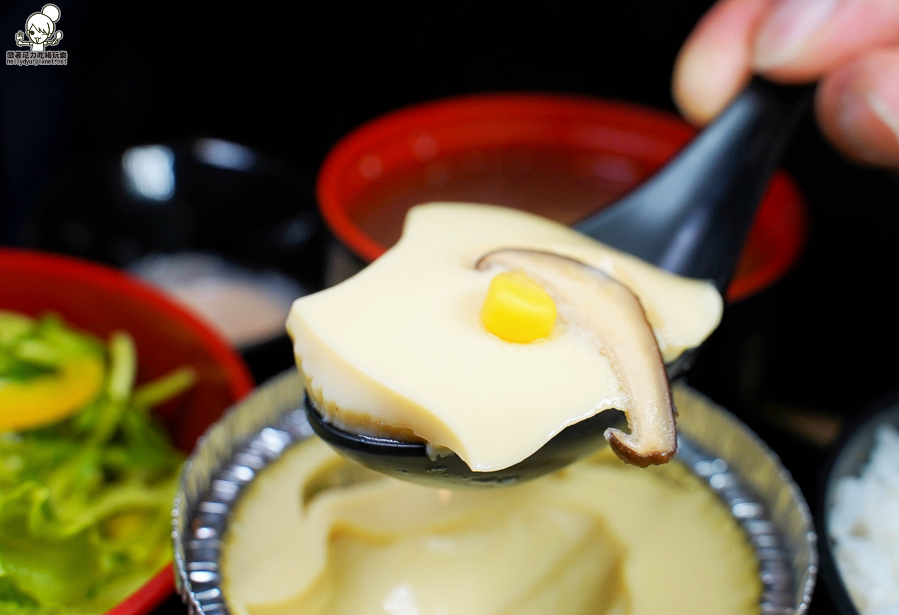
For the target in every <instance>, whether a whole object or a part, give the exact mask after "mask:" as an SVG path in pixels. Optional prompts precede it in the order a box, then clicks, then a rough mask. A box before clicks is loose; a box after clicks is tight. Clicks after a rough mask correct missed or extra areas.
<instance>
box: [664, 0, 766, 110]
mask: <svg viewBox="0 0 899 615" xmlns="http://www.w3.org/2000/svg"><path fill="white" fill-rule="evenodd" d="M771 2H772V0H722V1H721V2H719V3H718V4H716V5H715V6H714V7H712V9H711V10H710V11H709V12H708V13H706V15H705V16H704V17H703V18H702V20H701V21H700V22H699V24H698V25H697V26H696V29H695V30H693V33H692V34H691V35H690V37H689V38H688V39H687V42H686V43H685V44H684V46H683V48H682V49H681V52H680V54H679V55H678V58H677V61H676V62H675V66H674V82H673V85H672V94H673V96H674V101H675V102H676V103H677V105H678V107H680V110H681V112H682V113H683V114H684V115H685V116H686V117H687V119H689V120H690V121H692V122H694V123H697V124H705V123H707V122H708V121H709V120H711V119H712V118H713V117H715V116H716V115H717V114H718V113H719V112H720V111H721V109H723V108H724V106H725V105H726V104H727V103H728V102H730V100H731V99H732V98H733V97H734V96H735V95H736V94H737V92H739V91H740V89H741V88H742V87H743V86H744V85H745V84H746V82H747V81H748V80H749V77H750V71H751V68H750V67H751V58H752V49H753V37H754V34H755V30H756V26H757V24H758V22H759V20H760V19H761V18H762V16H763V15H764V14H765V12H766V9H767V8H768V6H769V5H770V4H771Z"/></svg>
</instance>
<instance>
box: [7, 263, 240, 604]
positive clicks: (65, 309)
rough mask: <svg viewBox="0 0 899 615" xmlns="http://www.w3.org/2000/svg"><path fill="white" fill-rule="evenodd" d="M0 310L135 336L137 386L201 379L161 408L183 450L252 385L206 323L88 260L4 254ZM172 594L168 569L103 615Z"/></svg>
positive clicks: (100, 333) (103, 332) (99, 332)
mask: <svg viewBox="0 0 899 615" xmlns="http://www.w3.org/2000/svg"><path fill="white" fill-rule="evenodd" d="M0 310H12V311H16V312H21V313H24V314H29V315H32V316H36V315H39V314H42V313H45V312H55V313H57V314H59V315H60V316H61V317H62V318H63V319H64V320H65V321H66V322H67V323H69V324H71V325H73V326H75V327H77V328H80V329H84V330H86V331H91V332H93V333H94V334H96V335H98V336H100V337H101V338H108V336H109V335H110V334H111V333H113V332H114V331H119V330H124V331H127V332H129V333H130V334H131V335H132V337H133V338H134V341H135V344H136V346H137V357H138V375H137V381H138V383H140V382H144V381H147V380H151V379H153V378H156V377H159V376H162V375H164V374H166V373H168V372H170V371H171V370H173V369H176V368H178V367H181V366H183V365H190V366H193V367H194V368H195V369H196V371H197V376H198V380H197V382H196V384H195V385H194V386H193V387H192V389H191V390H189V391H188V392H186V393H185V394H184V395H182V396H181V397H180V398H179V399H177V400H175V401H173V402H170V403H168V404H166V405H164V406H163V407H161V408H160V409H159V418H160V419H162V420H163V421H164V422H165V424H166V426H167V427H168V430H169V433H170V434H171V436H172V439H173V441H174V442H175V444H176V445H177V446H178V448H179V449H180V450H181V451H182V452H184V453H185V454H187V453H190V452H191V450H192V449H193V447H194V444H195V443H196V441H197V438H199V437H200V436H201V435H202V434H203V432H204V431H205V430H206V428H207V427H208V426H209V425H210V424H211V423H212V422H213V421H215V420H216V419H218V417H219V416H221V414H222V412H223V411H224V410H225V409H226V408H227V407H228V406H230V405H231V404H233V403H234V402H236V401H237V400H238V399H240V398H241V397H243V396H244V395H246V394H247V393H248V392H249V391H250V390H251V389H252V387H253V380H252V377H251V376H250V373H249V371H248V370H247V368H246V366H245V365H244V363H243V360H242V359H241V358H240V356H239V355H238V354H237V353H236V352H235V351H234V350H232V349H231V348H230V347H229V346H228V344H227V343H226V342H225V341H224V340H222V339H221V338H219V337H218V335H217V334H216V333H213V332H212V330H211V329H209V327H208V326H206V325H205V324H203V323H202V322H200V321H199V320H198V319H197V318H195V317H194V316H192V315H191V314H189V313H188V312H187V311H185V310H184V309H183V308H181V307H179V306H178V305H176V304H174V303H173V302H172V301H171V300H169V299H167V298H165V297H164V296H162V295H161V294H159V293H158V292H157V291H155V290H153V289H152V288H150V287H149V286H146V285H145V284H143V283H141V282H139V281H136V280H134V279H133V278H131V277H128V276H127V275H125V274H123V273H120V272H118V271H115V270H113V269H109V268H107V267H103V266H100V265H95V264H92V263H88V262H85V261H81V260H77V259H73V258H69V257H62V256H54V255H49V254H45V253H41V252H33V251H29V250H12V249H0ZM174 589H175V585H174V576H173V572H172V567H171V566H167V567H166V568H165V569H164V570H162V571H160V572H159V573H158V574H156V575H155V576H154V577H153V578H152V579H150V580H149V581H148V582H147V583H146V584H145V585H143V586H142V587H141V588H140V589H138V590H137V591H136V592H135V593H133V594H132V595H131V596H129V597H128V598H127V599H126V600H125V601H123V602H121V603H120V604H118V605H117V606H115V607H114V608H112V609H111V610H110V611H108V612H107V614H106V615H143V614H145V613H148V612H150V611H151V610H152V609H153V608H155V607H156V606H157V605H158V604H159V603H160V602H162V600H164V599H165V598H166V597H167V596H168V595H170V594H171V593H172V592H173V591H174Z"/></svg>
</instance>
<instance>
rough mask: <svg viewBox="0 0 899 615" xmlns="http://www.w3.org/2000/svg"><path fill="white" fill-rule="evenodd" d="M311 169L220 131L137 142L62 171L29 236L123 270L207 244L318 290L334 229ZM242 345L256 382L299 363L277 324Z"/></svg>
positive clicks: (32, 241)
mask: <svg viewBox="0 0 899 615" xmlns="http://www.w3.org/2000/svg"><path fill="white" fill-rule="evenodd" d="M313 177H314V176H313V173H312V172H311V171H308V170H305V169H303V168H301V167H299V166H298V165H296V164H293V163H291V162H290V161H286V160H284V159H281V158H278V157H274V156H270V155H267V154H265V153H263V152H259V151H256V150H254V149H251V148H249V147H246V146H243V145H240V144H237V143H233V142H230V141H224V140H221V139H195V140H191V141H183V142H173V143H163V144H146V145H136V146H134V147H129V148H127V149H125V150H123V151H118V152H114V153H112V154H111V155H109V156H106V157H104V158H98V159H93V160H86V161H81V162H79V163H77V164H75V165H73V166H72V167H70V168H69V169H67V170H66V171H64V172H63V173H62V174H61V175H60V176H59V177H57V178H56V179H55V181H53V182H52V183H51V185H50V187H49V189H48V190H47V191H46V193H45V194H44V197H43V199H42V201H41V203H39V205H38V207H37V209H36V213H35V215H34V216H33V217H32V219H31V220H30V221H29V222H28V223H27V224H26V228H25V232H24V242H25V243H26V244H27V245H30V246H32V247H36V248H40V249H43V250H48V251H52V252H60V253H64V254H69V255H73V256H78V257H81V258H86V259H90V260H94V261H98V262H101V263H104V264H108V265H112V266H115V267H119V268H123V269H127V268H129V267H130V266H131V265H133V264H134V263H135V262H136V261H138V260H139V259H141V258H143V257H146V256H149V255H154V254H172V253H178V252H183V251H187V252H194V253H204V254H207V253H208V254H214V255H217V256H220V257H222V258H223V259H224V260H226V261H227V262H228V263H229V264H232V265H237V266H239V267H242V268H245V269H248V270H250V271H274V272H275V273H280V274H282V275H286V276H287V277H289V278H291V279H292V280H294V281H296V282H297V283H298V284H299V285H300V286H301V287H302V288H303V289H305V290H306V291H313V290H318V289H319V288H321V286H322V283H323V267H324V257H325V254H324V253H325V250H324V246H325V241H326V237H327V231H326V229H325V226H324V224H323V223H322V221H321V219H320V217H319V215H318V209H317V206H316V200H315V185H314V179H313ZM240 350H241V351H242V352H243V354H244V356H245V358H246V359H247V361H248V363H249V364H250V368H251V370H252V371H253V374H254V376H255V377H256V378H257V381H261V380H264V379H266V378H268V377H269V376H271V375H274V374H276V373H279V372H280V371H282V370H283V369H285V368H287V367H289V366H291V365H292V364H293V357H292V353H290V352H289V341H288V340H287V337H286V336H285V335H284V334H283V333H280V332H279V333H278V334H277V335H273V337H272V338H270V339H261V340H259V341H258V343H253V344H252V345H249V346H247V347H241V348H240Z"/></svg>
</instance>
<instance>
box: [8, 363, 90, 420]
mask: <svg viewBox="0 0 899 615" xmlns="http://www.w3.org/2000/svg"><path fill="white" fill-rule="evenodd" d="M103 372H104V365H103V362H102V360H101V359H100V358H99V357H93V356H90V355H83V356H79V357H77V358H74V357H73V360H71V361H67V362H65V363H63V364H62V365H61V366H60V368H59V370H58V371H57V372H56V373H54V374H48V375H44V376H38V377H36V378H31V379H28V380H23V381H15V380H5V381H4V380H0V432H2V431H18V430H22V429H29V428H33V427H40V426H42V425H48V424H50V423H53V422H56V421H58V420H60V419H63V418H65V417H67V416H69V415H71V414H74V413H75V412H77V411H78V410H81V409H82V408H84V406H85V405H86V404H87V403H88V402H90V401H91V400H93V399H94V398H95V397H96V396H97V393H98V392H99V391H100V386H101V385H102V384H103Z"/></svg>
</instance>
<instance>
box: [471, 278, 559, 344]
mask: <svg viewBox="0 0 899 615" xmlns="http://www.w3.org/2000/svg"><path fill="white" fill-rule="evenodd" d="M481 320H483V321H484V326H485V327H487V330H488V331H490V333H492V334H493V335H495V336H497V337H498V338H500V339H503V340H506V341H507V342H517V343H519V344H526V343H528V342H533V341H534V340H538V339H540V338H542V337H546V336H547V335H549V334H550V332H551V331H552V329H553V325H555V323H556V304H555V303H553V300H552V298H551V297H550V296H549V295H548V294H547V293H546V291H545V290H543V287H542V286H540V285H539V284H538V283H537V282H535V281H534V280H532V279H531V278H529V277H528V276H527V275H525V274H524V273H523V272H521V271H512V272H506V273H500V274H498V275H497V276H496V277H494V278H493V279H492V280H491V281H490V288H489V289H488V290H487V298H486V299H484V305H483V307H482V308H481Z"/></svg>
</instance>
